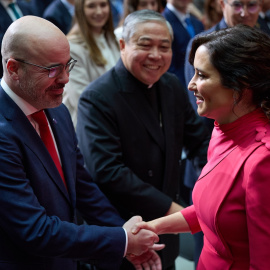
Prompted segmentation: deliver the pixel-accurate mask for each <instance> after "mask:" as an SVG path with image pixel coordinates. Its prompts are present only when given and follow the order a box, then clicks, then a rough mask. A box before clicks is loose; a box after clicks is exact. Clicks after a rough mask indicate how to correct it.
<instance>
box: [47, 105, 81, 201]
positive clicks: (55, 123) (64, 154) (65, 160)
mask: <svg viewBox="0 0 270 270" xmlns="http://www.w3.org/2000/svg"><path fill="white" fill-rule="evenodd" d="M45 111H46V115H47V118H48V120H49V122H50V125H51V128H52V131H53V134H54V138H55V141H56V144H57V148H58V152H59V156H60V159H61V163H62V170H63V172H64V176H65V180H66V184H67V187H68V192H69V194H70V199H71V200H72V204H73V205H74V206H75V198H76V195H75V191H76V188H75V181H74V176H73V174H72V171H71V170H70V164H71V162H72V161H71V160H70V158H71V157H70V153H69V151H68V148H67V145H66V140H65V138H64V137H65V134H64V133H63V128H62V120H61V119H59V116H58V114H56V113H55V112H54V110H51V109H49V110H45ZM69 135H70V134H69ZM69 135H68V134H67V136H69ZM65 190H66V188H65Z"/></svg>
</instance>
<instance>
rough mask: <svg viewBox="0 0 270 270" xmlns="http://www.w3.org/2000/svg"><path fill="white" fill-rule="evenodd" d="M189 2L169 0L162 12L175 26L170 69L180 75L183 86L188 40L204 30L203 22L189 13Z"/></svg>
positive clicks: (185, 0)
mask: <svg viewBox="0 0 270 270" xmlns="http://www.w3.org/2000/svg"><path fill="white" fill-rule="evenodd" d="M189 3H190V1H187V0H167V5H166V7H165V9H164V11H163V13H162V14H163V16H164V17H165V18H166V20H167V21H168V22H169V23H170V24H171V26H172V28H173V37H174V40H173V43H172V51H173V57H172V63H171V66H170V68H169V71H170V72H172V73H174V74H175V75H176V76H177V77H178V79H179V80H180V82H181V83H182V85H183V86H185V85H186V83H185V75H184V64H185V55H186V49H187V45H188V42H189V41H190V39H191V38H192V37H194V36H195V35H197V34H198V33H200V32H202V31H203V30H204V26H203V24H202V22H201V21H199V20H198V19H196V18H195V17H194V16H193V15H191V14H189V13H188V10H187V8H188V4H189Z"/></svg>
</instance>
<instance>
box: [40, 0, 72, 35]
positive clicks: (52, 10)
mask: <svg viewBox="0 0 270 270" xmlns="http://www.w3.org/2000/svg"><path fill="white" fill-rule="evenodd" d="M74 2H75V0H55V1H53V2H52V3H51V4H50V5H49V6H48V7H47V8H46V9H45V11H44V13H43V16H42V17H43V18H44V19H46V20H48V21H50V22H52V23H53V24H55V25H56V26H57V27H58V28H59V29H60V30H61V31H63V33H64V34H65V35H66V34H67V33H68V32H69V30H70V29H71V26H72V20H73V16H74Z"/></svg>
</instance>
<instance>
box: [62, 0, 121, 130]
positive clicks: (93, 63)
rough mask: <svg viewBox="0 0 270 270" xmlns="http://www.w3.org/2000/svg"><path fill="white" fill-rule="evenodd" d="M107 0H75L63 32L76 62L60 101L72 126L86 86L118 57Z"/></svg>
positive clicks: (75, 121) (112, 64) (117, 47)
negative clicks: (71, 20) (69, 23)
mask: <svg viewBox="0 0 270 270" xmlns="http://www.w3.org/2000/svg"><path fill="white" fill-rule="evenodd" d="M113 31H114V28H113V22H112V13H111V8H110V4H109V0H75V24H74V26H73V27H72V29H71V30H70V32H69V33H68V35H67V38H68V41H69V44H70V55H71V57H73V58H74V59H76V60H77V61H78V62H77V64H76V66H75V67H74V69H73V70H72V73H71V74H70V77H69V83H68V84H67V85H66V86H65V91H64V96H63V103H64V104H65V105H66V106H67V108H68V109H69V112H70V114H71V117H72V121H73V123H74V126H76V123H77V106H78V100H79V97H80V95H81V93H82V92H83V91H84V89H85V88H86V86H87V85H88V84H89V83H90V82H92V81H94V80H95V79H97V78H98V77H100V76H101V75H102V74H103V73H105V72H106V71H107V70H109V69H110V68H111V67H113V66H114V65H115V64H116V62H117V60H118V59H119V57H120V51H119V45H118V43H117V41H116V38H115V35H114V32H113Z"/></svg>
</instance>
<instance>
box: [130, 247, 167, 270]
mask: <svg viewBox="0 0 270 270" xmlns="http://www.w3.org/2000/svg"><path fill="white" fill-rule="evenodd" d="M126 258H127V259H128V260H129V261H130V262H131V263H132V264H133V266H134V267H135V269H136V270H162V265H161V260H160V258H159V256H158V254H157V253H156V252H155V251H154V250H148V251H147V252H145V253H143V254H142V255H140V256H135V255H127V256H126Z"/></svg>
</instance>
